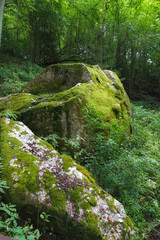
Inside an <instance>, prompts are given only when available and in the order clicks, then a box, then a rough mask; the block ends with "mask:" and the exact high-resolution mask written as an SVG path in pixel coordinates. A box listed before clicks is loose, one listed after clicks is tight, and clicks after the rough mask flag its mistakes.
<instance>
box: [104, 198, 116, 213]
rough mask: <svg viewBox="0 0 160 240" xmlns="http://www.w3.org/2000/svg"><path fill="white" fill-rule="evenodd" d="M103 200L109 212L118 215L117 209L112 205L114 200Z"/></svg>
mask: <svg viewBox="0 0 160 240" xmlns="http://www.w3.org/2000/svg"><path fill="white" fill-rule="evenodd" d="M105 200H106V202H107V204H108V206H109V208H110V210H111V211H112V212H113V213H116V212H118V213H119V210H118V208H117V207H116V206H115V205H114V198H112V200H110V199H107V198H106V199H105Z"/></svg>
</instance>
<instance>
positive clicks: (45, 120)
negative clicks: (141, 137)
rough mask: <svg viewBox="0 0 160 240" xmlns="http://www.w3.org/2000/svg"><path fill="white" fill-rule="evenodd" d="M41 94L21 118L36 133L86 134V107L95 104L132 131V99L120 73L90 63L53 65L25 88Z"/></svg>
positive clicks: (105, 117) (103, 113)
mask: <svg viewBox="0 0 160 240" xmlns="http://www.w3.org/2000/svg"><path fill="white" fill-rule="evenodd" d="M23 93H32V94H38V95H41V97H40V98H38V99H37V100H35V102H34V105H33V104H32V106H30V107H29V108H28V109H27V108H25V109H24V111H23V112H21V114H20V117H19V119H20V120H21V121H23V122H24V123H25V124H26V125H27V126H28V127H29V128H30V129H31V130H32V131H33V132H34V133H35V134H37V135H43V136H46V135H48V134H52V133H56V134H57V135H59V136H60V137H71V138H76V137H77V136H81V137H84V138H85V136H86V128H85V121H84V117H83V114H82V109H83V108H89V107H90V106H93V107H94V110H95V111H96V112H100V113H101V117H102V118H103V120H105V121H107V122H112V121H113V120H115V119H117V120H118V121H119V123H120V124H125V125H126V126H127V127H128V129H129V130H130V102H129V99H128V96H127V94H126V92H125V90H124V88H123V85H122V83H121V82H120V80H119V78H118V76H117V75H116V74H115V73H114V72H112V71H108V70H105V71H102V70H101V69H100V68H99V67H98V66H90V65H86V64H82V63H79V64H57V65H51V66H49V67H48V68H46V69H45V70H44V71H43V72H42V73H40V74H39V75H38V76H37V77H36V78H35V79H33V81H31V82H30V83H29V85H28V86H27V87H26V88H25V89H24V90H23Z"/></svg>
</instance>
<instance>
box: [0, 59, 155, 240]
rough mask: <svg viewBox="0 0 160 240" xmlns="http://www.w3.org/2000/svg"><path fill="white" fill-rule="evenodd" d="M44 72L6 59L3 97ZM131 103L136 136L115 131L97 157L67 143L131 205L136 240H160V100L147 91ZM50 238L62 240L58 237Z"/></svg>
mask: <svg viewBox="0 0 160 240" xmlns="http://www.w3.org/2000/svg"><path fill="white" fill-rule="evenodd" d="M41 70H42V68H41V67H39V66H37V65H36V64H33V63H31V62H28V61H27V62H26V61H21V60H18V59H14V58H10V57H4V58H2V57H1V59H0V96H6V95H8V94H12V93H17V92H20V91H21V90H22V89H23V88H24V87H25V86H26V85H27V83H28V82H29V81H30V80H31V79H33V78H34V77H35V76H36V75H37V74H38V73H39V72H40V71H41ZM131 105H132V134H131V135H130V136H127V135H125V136H124V135H123V137H122V138H121V130H122V129H120V128H118V129H116V130H115V129H114V130H113V134H112V136H111V138H110V140H108V139H107V141H106V139H104V138H103V139H101V142H100V143H99V145H98V149H97V150H96V155H94V154H93V153H92V152H91V153H90V154H88V153H84V151H83V153H82V149H80V148H77V146H76V145H74V144H73V141H72V142H71V141H70V140H69V139H68V142H67V141H66V144H67V145H66V146H68V145H69V143H71V146H70V147H71V148H72V152H73V150H74V155H73V154H71V153H68V154H71V155H73V157H75V158H76V157H77V156H79V158H78V159H79V160H78V161H79V163H81V164H83V165H84V166H85V167H86V168H87V169H88V170H89V171H90V172H92V173H93V174H94V176H96V178H97V181H98V182H99V183H100V185H101V186H102V187H103V188H104V189H105V190H106V191H108V192H109V193H110V194H112V195H113V196H114V197H115V198H117V199H118V200H119V201H120V202H121V203H122V204H123V205H124V206H125V209H126V211H127V214H128V215H129V217H130V218H131V219H132V220H133V222H134V225H135V227H136V228H137V233H136V234H135V236H134V237H132V240H141V239H145V240H153V239H155V240H158V239H160V103H159V102H158V101H157V100H156V99H155V98H153V97H151V96H148V95H141V99H139V100H136V101H135V100H131ZM69 141H70V142H69ZM94 141H95V139H93V142H94ZM74 146H76V148H75V149H74ZM104 148H108V149H109V151H105V152H104V150H103V149H104ZM66 149H67V147H66ZM64 150H65V148H64ZM96 158H98V159H102V166H103V169H102V168H101V167H100V166H99V165H98V162H97V169H98V170H96V172H95V170H94V169H95V167H94V168H93V162H91V160H92V159H96ZM94 164H95V161H94ZM98 171H99V172H103V174H101V176H102V177H101V178H100V179H98V176H99V172H98ZM108 186H109V187H108ZM40 231H41V229H40ZM42 236H43V235H42ZM49 239H58V237H57V238H56V237H54V238H53V237H52V238H49Z"/></svg>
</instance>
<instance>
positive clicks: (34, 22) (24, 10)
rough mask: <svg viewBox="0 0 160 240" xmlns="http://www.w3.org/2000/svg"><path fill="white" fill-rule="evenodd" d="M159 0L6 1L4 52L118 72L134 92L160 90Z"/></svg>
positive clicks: (44, 63) (48, 61) (46, 61)
mask: <svg viewBox="0 0 160 240" xmlns="http://www.w3.org/2000/svg"><path fill="white" fill-rule="evenodd" d="M159 49H160V5H159V1H158V0H112V1H111V0H92V1H91V0H39V1H38V2H37V1H35V0H6V3H5V7H4V13H3V32H2V47H1V51H2V52H4V53H9V54H11V55H14V56H18V57H22V58H24V59H31V60H32V61H34V62H36V63H39V64H41V65H49V64H51V63H58V62H65V61H67V62H68V61H74V62H75V61H78V62H87V63H90V64H99V65H100V66H101V67H103V68H105V69H111V70H116V71H117V72H118V73H119V75H120V77H121V78H122V80H124V85H125V86H126V88H127V89H128V93H129V94H130V95H131V94H133V93H134V91H135V90H136V91H138V90H143V91H149V92H152V93H153V92H154V94H157V95H158V93H159V89H160V81H159V79H160V72H159V63H160V51H159Z"/></svg>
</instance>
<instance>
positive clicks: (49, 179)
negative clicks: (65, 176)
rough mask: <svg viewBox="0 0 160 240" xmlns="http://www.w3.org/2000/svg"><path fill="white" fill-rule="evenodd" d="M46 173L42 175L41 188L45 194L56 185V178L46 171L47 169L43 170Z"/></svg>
mask: <svg viewBox="0 0 160 240" xmlns="http://www.w3.org/2000/svg"><path fill="white" fill-rule="evenodd" d="M45 171H46V173H45V174H44V175H43V179H42V186H43V187H44V188H45V189H46V190H47V192H48V191H49V190H50V189H51V188H52V187H53V184H55V183H56V178H55V177H54V175H53V174H52V173H51V172H50V171H48V170H47V169H46V170H45Z"/></svg>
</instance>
